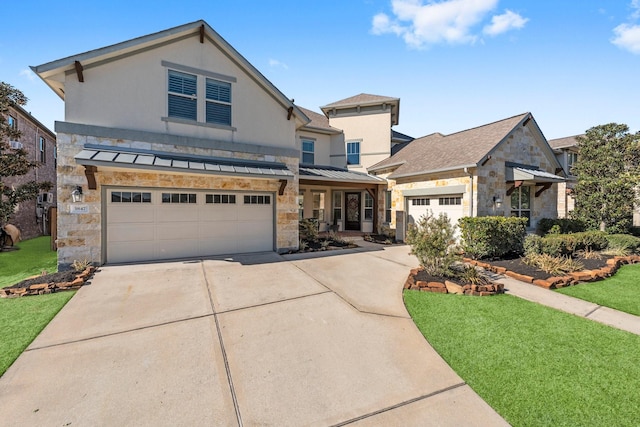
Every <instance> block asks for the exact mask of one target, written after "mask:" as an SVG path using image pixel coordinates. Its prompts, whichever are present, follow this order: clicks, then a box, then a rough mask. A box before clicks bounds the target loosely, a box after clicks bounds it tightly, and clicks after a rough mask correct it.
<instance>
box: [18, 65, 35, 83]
mask: <svg viewBox="0 0 640 427" xmlns="http://www.w3.org/2000/svg"><path fill="white" fill-rule="evenodd" d="M20 75H21V76H24V77H26V78H27V79H29V80H30V81H34V80H35V79H36V75H35V74H34V72H33V71H31V70H30V69H28V68H24V69H22V70H20Z"/></svg>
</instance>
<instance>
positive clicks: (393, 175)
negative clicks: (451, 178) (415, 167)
mask: <svg viewBox="0 0 640 427" xmlns="http://www.w3.org/2000/svg"><path fill="white" fill-rule="evenodd" d="M476 167H478V164H477V163H470V164H468V165H459V166H452V167H448V168H442V169H433V170H425V171H419V172H408V173H401V174H391V175H389V178H390V179H398V178H407V177H411V176H419V175H430V174H433V173H441V172H450V171H454V170H459V169H460V170H464V168H476Z"/></svg>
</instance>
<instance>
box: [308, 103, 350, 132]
mask: <svg viewBox="0 0 640 427" xmlns="http://www.w3.org/2000/svg"><path fill="white" fill-rule="evenodd" d="M298 108H299V109H300V111H302V112H303V113H304V114H305V116H307V117H308V118H309V119H310V120H311V121H310V122H309V123H307V124H306V125H304V127H303V128H302V129H301V130H305V129H306V130H310V131H315V132H321V133H328V134H339V133H342V130H340V129H338V128H334V127H333V126H331V125H329V119H328V118H327V117H326V116H325V115H323V114H320V113H316V112H315V111H311V110H308V109H306V108H303V107H300V106H298Z"/></svg>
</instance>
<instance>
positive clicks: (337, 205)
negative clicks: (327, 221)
mask: <svg viewBox="0 0 640 427" xmlns="http://www.w3.org/2000/svg"><path fill="white" fill-rule="evenodd" d="M338 221H342V191H334V192H333V223H334V224H338Z"/></svg>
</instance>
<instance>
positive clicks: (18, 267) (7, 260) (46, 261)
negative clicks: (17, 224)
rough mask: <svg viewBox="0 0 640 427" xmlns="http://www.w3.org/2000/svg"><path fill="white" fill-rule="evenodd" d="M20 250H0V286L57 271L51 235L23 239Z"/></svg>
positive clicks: (56, 256)
mask: <svg viewBox="0 0 640 427" xmlns="http://www.w3.org/2000/svg"><path fill="white" fill-rule="evenodd" d="M18 247H19V248H20V250H17V251H10V252H0V272H1V274H0V288H4V287H5V286H11V285H15V284H16V283H18V282H20V281H22V280H24V279H26V278H27V277H29V276H34V275H36V274H41V273H42V272H43V271H46V272H47V273H55V272H57V271H58V254H57V253H56V251H52V250H51V237H50V236H42V237H36V238H35V239H29V240H24V241H22V242H20V243H19V244H18Z"/></svg>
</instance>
